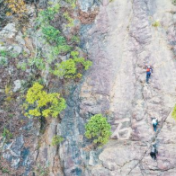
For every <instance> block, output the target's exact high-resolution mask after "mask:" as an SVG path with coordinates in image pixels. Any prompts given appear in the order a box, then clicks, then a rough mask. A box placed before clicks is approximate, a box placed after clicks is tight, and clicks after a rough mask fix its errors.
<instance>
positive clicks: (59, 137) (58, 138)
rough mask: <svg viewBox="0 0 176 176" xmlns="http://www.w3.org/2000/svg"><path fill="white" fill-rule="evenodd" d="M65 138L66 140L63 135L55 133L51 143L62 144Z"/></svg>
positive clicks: (53, 144) (54, 144)
mask: <svg viewBox="0 0 176 176" xmlns="http://www.w3.org/2000/svg"><path fill="white" fill-rule="evenodd" d="M63 140H64V138H63V137H61V136H58V135H55V136H54V137H53V138H52V142H51V145H52V146H56V145H58V144H60V143H61V142H62V141H63Z"/></svg>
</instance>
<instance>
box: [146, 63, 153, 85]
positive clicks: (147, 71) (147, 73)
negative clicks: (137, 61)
mask: <svg viewBox="0 0 176 176" xmlns="http://www.w3.org/2000/svg"><path fill="white" fill-rule="evenodd" d="M151 72H153V70H152V68H151V66H147V70H146V83H148V81H149V78H150V76H151Z"/></svg>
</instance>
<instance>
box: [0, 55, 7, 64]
mask: <svg viewBox="0 0 176 176" xmlns="http://www.w3.org/2000/svg"><path fill="white" fill-rule="evenodd" d="M7 65H8V59H7V58H6V57H0V66H7Z"/></svg>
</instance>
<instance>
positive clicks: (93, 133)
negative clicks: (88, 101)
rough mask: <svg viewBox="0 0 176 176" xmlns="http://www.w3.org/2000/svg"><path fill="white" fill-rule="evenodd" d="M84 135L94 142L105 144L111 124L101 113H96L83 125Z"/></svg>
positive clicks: (109, 133)
mask: <svg viewBox="0 0 176 176" xmlns="http://www.w3.org/2000/svg"><path fill="white" fill-rule="evenodd" d="M85 129H86V132H85V136H86V138H88V139H93V143H95V144H106V143H107V142H108V139H109V137H110V136H111V126H110V124H109V123H108V122H107V119H106V118H105V117H103V116H102V114H96V115H94V116H92V117H91V119H89V121H88V123H87V124H86V125H85Z"/></svg>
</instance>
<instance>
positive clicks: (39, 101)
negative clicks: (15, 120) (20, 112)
mask: <svg viewBox="0 0 176 176" xmlns="http://www.w3.org/2000/svg"><path fill="white" fill-rule="evenodd" d="M24 108H25V109H26V111H27V112H26V113H25V116H27V117H31V116H36V117H39V116H43V117H49V116H52V117H57V116H58V115H59V113H60V112H61V111H62V110H64V109H65V108H66V101H65V99H64V98H62V97H60V94H58V93H47V92H46V91H44V90H43V86H42V85H40V84H39V83H37V82H36V83H34V84H33V86H32V87H31V88H29V89H28V91H27V94H26V103H24Z"/></svg>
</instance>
